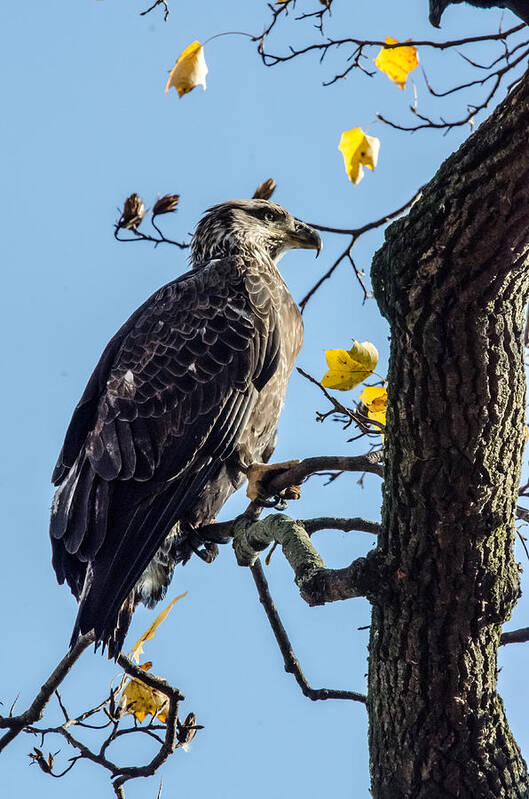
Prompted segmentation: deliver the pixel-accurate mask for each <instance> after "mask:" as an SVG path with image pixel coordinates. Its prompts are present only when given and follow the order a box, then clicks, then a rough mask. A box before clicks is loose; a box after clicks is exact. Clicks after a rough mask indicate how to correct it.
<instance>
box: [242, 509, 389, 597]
mask: <svg viewBox="0 0 529 799" xmlns="http://www.w3.org/2000/svg"><path fill="white" fill-rule="evenodd" d="M231 535H232V536H233V548H234V550H235V556H236V558H237V563H238V564H239V566H253V565H254V564H255V562H256V560H257V558H258V557H259V553H260V552H262V551H263V549H265V548H266V547H268V546H269V545H270V544H272V543H273V542H277V543H278V544H279V545H280V546H281V548H282V550H283V554H284V556H285V557H286V559H287V560H288V562H289V563H290V565H291V567H292V569H293V571H294V579H295V582H296V585H297V586H298V588H299V590H300V593H301V596H302V598H303V599H304V600H305V602H307V603H308V604H309V605H311V606H312V605H324V604H326V603H327V602H337V601H338V600H341V599H351V598H353V597H358V596H365V597H368V598H370V597H374V596H376V595H377V594H378V593H379V590H380V585H381V572H380V568H379V564H378V558H377V555H376V551H373V552H370V553H369V554H368V555H367V557H365V558H358V559H357V560H355V561H353V562H352V563H351V564H350V565H349V566H347V567H346V568H344V569H327V568H326V567H325V564H324V562H323V560H322V558H321V557H320V555H319V554H318V552H317V551H316V549H315V548H314V546H313V544H312V542H311V540H310V536H309V534H308V532H307V530H306V529H305V527H304V525H303V523H302V522H300V521H296V520H295V519H291V518H289V517H288V516H285V515H284V514H280V513H279V514H273V515H271V516H267V517H266V519H264V520H262V521H255V520H252V519H248V518H247V517H245V516H240V517H239V518H238V519H235V520H234V521H233V522H232V523H231Z"/></svg>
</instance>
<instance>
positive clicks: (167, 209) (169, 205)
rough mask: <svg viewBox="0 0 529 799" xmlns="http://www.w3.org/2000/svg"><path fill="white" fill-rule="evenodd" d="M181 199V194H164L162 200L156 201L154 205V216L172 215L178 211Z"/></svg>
mask: <svg viewBox="0 0 529 799" xmlns="http://www.w3.org/2000/svg"><path fill="white" fill-rule="evenodd" d="M179 199H180V195H179V194H164V196H163V197H160V199H159V200H156V202H155V203H154V208H153V209H152V215H153V216H159V215H160V214H172V213H173V211H175V210H176V206H177V205H178V200H179Z"/></svg>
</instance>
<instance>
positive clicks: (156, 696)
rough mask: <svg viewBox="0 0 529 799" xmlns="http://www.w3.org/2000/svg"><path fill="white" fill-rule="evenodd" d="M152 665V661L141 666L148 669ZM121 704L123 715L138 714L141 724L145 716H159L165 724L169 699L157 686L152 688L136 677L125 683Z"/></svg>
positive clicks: (145, 669)
mask: <svg viewBox="0 0 529 799" xmlns="http://www.w3.org/2000/svg"><path fill="white" fill-rule="evenodd" d="M151 666H152V663H144V664H143V665H142V666H141V667H140V668H142V669H143V670H144V671H148V670H149V669H150V668H151ZM119 706H120V708H121V709H122V711H123V715H125V716H126V715H127V714H130V715H131V716H136V718H137V719H138V721H139V722H140V724H141V722H142V721H143V720H144V718H145V716H153V717H155V716H157V717H158V719H159V720H160V721H161V722H162V724H165V721H166V719H167V711H168V709H169V700H168V698H167V697H166V696H165V694H162V693H161V692H160V691H157V690H156V689H155V688H150V686H148V685H145V683H143V682H142V681H141V680H137V679H136V678H135V677H134V678H133V679H131V680H129V681H128V682H127V684H126V685H125V687H124V689H123V692H122V694H121V699H120V702H119Z"/></svg>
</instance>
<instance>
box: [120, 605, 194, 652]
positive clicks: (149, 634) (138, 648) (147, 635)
mask: <svg viewBox="0 0 529 799" xmlns="http://www.w3.org/2000/svg"><path fill="white" fill-rule="evenodd" d="M186 595H187V591H185V592H184V593H183V594H179V596H175V598H174V599H172V600H171V602H169V604H168V605H167V607H166V608H165V610H162V612H161V613H159V614H158V616H156V618H155V620H154V621H153V623H152V624H151V626H150V627H148V628H147V629H146V630H145V632H144V633H143V635H142V636H141V638H138V640H137V641H136V643H135V644H134V646H133V647H132V651H131V653H130V657H131V658H132V659H133V660H135V661H136V663H139V662H140V655H143V644H144V643H145V642H146V641H150V640H151V638H154V633H155V632H156V630H157V629H158V627H159V626H160V624H162V622H164V621H165V620H166V618H167V616H168V615H169V612H170V611H171V608H172V607H173V606H174V605H176V603H177V602H178V600H179V599H182V598H183V597H185V596H186Z"/></svg>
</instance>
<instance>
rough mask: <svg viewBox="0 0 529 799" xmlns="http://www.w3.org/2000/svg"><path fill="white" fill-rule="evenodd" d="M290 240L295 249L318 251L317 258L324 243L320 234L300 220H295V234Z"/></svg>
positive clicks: (291, 235) (292, 234)
mask: <svg viewBox="0 0 529 799" xmlns="http://www.w3.org/2000/svg"><path fill="white" fill-rule="evenodd" d="M290 240H291V242H292V244H293V246H294V247H299V248H300V249H304V250H316V258H317V257H318V255H319V254H320V252H321V248H322V242H321V236H320V234H319V233H318V232H317V231H316V230H314V228H312V227H310V225H306V224H305V222H301V221H300V220H299V219H296V220H294V232H293V233H291V234H290Z"/></svg>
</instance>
